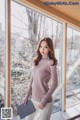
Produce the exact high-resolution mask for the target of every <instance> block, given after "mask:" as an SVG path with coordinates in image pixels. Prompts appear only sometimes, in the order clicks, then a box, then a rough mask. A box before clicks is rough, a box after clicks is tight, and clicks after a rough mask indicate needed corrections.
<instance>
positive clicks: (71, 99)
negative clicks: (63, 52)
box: [66, 27, 80, 107]
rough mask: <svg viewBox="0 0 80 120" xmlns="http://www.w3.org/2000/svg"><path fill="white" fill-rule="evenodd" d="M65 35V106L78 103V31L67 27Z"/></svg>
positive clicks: (79, 49) (79, 91)
mask: <svg viewBox="0 0 80 120" xmlns="http://www.w3.org/2000/svg"><path fill="white" fill-rule="evenodd" d="M67 32H68V36H67V89H66V95H67V96H66V99H67V107H71V106H74V105H76V104H78V103H80V47H79V46H80V32H79V31H77V30H75V29H73V28H71V27H68V30H67Z"/></svg>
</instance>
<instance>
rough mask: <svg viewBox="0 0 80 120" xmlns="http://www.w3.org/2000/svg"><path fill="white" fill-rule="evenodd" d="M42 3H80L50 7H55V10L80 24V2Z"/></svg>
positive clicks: (78, 0)
mask: <svg viewBox="0 0 80 120" xmlns="http://www.w3.org/2000/svg"><path fill="white" fill-rule="evenodd" d="M40 1H42V2H46V1H48V2H52V1H53V2H58V1H62V2H63V1H64V2H70V1H72V2H79V5H56V6H54V5H49V7H53V8H54V9H56V10H58V11H59V12H61V13H63V14H65V15H67V16H69V17H71V18H73V19H74V20H76V21H78V22H80V0H40Z"/></svg>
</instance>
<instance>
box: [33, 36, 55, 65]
mask: <svg viewBox="0 0 80 120" xmlns="http://www.w3.org/2000/svg"><path fill="white" fill-rule="evenodd" d="M42 41H46V43H47V45H48V48H49V53H48V56H49V59H51V60H53V65H56V64H57V59H56V58H55V52H54V47H53V41H52V40H51V38H49V37H47V38H46V37H45V38H44V39H42V40H41V41H40V42H39V43H38V46H37V49H36V54H37V56H36V57H35V58H34V64H35V65H38V63H39V61H40V60H41V59H42V55H41V54H40V51H39V48H40V45H41V42H42Z"/></svg>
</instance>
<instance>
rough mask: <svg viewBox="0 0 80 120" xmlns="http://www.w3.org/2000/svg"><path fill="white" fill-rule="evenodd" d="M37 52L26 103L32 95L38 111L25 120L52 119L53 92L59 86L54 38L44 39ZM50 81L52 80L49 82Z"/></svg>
mask: <svg viewBox="0 0 80 120" xmlns="http://www.w3.org/2000/svg"><path fill="white" fill-rule="evenodd" d="M36 52H37V56H36V58H35V59H34V68H33V70H32V75H31V80H30V84H29V88H28V93H27V96H26V98H25V99H24V103H25V104H26V102H27V101H28V99H29V97H30V95H32V98H31V100H32V102H33V104H34V106H35V108H36V112H34V113H32V114H31V115H29V116H28V117H26V118H25V120H50V115H51V112H52V107H53V103H52V93H53V92H54V91H55V89H56V88H57V86H58V79H57V68H56V65H57V60H56V58H55V53H54V48H53V42H52V40H51V39H50V38H44V39H42V40H41V41H40V42H39V44H38V47H37V51H36ZM49 81H51V82H50V83H49Z"/></svg>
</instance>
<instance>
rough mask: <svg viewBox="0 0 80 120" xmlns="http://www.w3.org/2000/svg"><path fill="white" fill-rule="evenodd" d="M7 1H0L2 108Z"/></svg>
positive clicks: (2, 103) (0, 97)
mask: <svg viewBox="0 0 80 120" xmlns="http://www.w3.org/2000/svg"><path fill="white" fill-rule="evenodd" d="M5 49H6V48H5V1H4V0H0V108H1V107H3V106H4V100H5V97H4V96H5V92H4V91H5V73H6V72H5V66H6V65H5Z"/></svg>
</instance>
